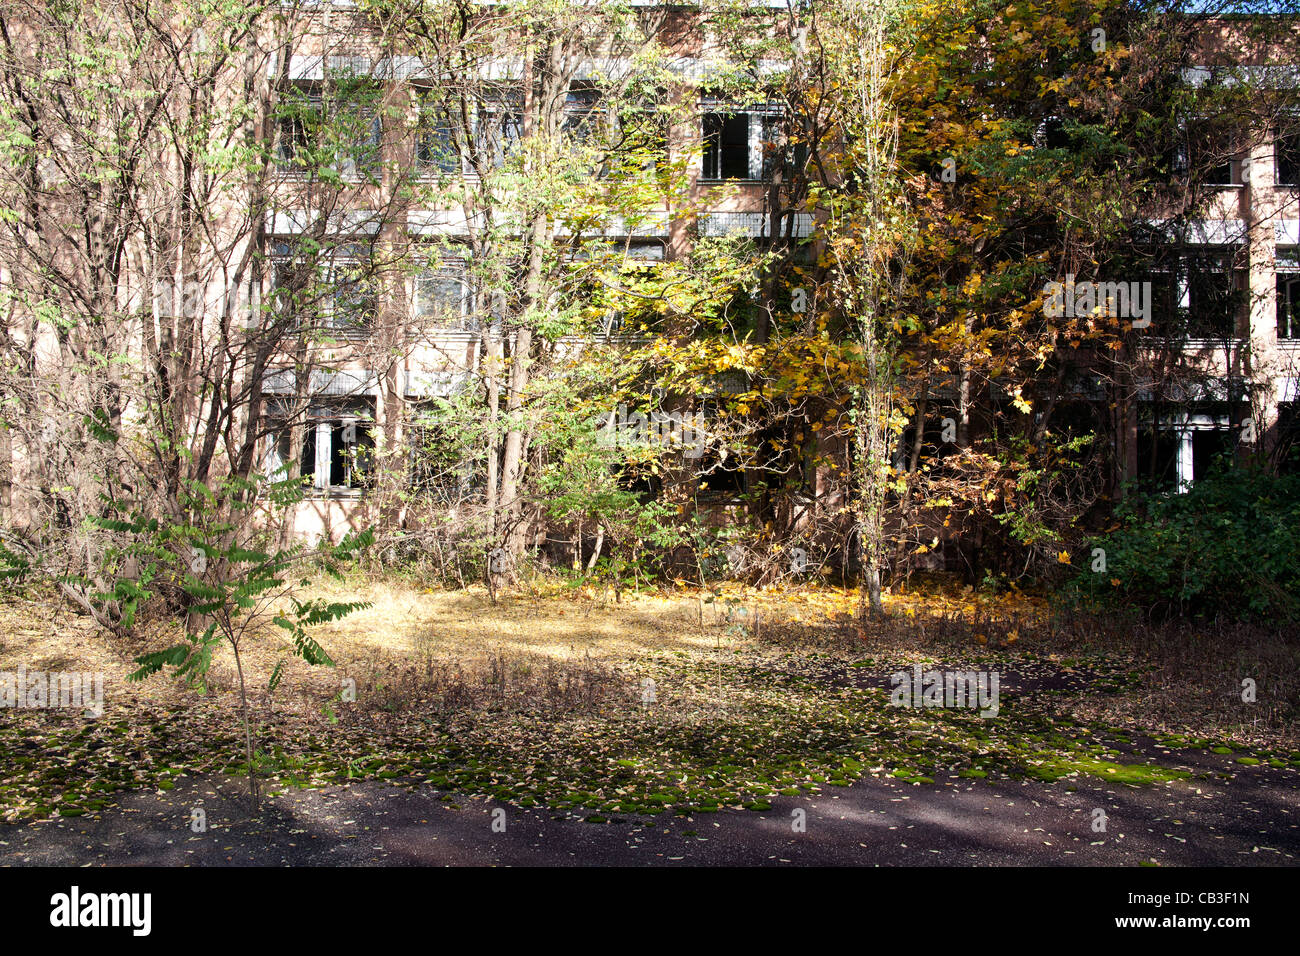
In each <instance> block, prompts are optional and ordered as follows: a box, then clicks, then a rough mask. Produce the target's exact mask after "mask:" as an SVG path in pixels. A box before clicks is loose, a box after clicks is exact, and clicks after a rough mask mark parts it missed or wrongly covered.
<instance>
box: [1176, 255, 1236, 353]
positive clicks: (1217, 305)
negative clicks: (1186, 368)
mask: <svg viewBox="0 0 1300 956" xmlns="http://www.w3.org/2000/svg"><path fill="white" fill-rule="evenodd" d="M1188 266H1189V267H1188V273H1187V293H1188V303H1187V334H1188V335H1190V336H1191V337H1193V338H1199V337H1205V338H1212V337H1218V338H1226V337H1228V336H1232V335H1235V334H1236V330H1237V305H1238V302H1239V301H1240V299H1241V295H1240V293H1239V292H1238V290H1237V284H1236V277H1235V276H1234V274H1233V273H1232V271H1231V269H1230V268H1229V266H1228V265H1227V263H1226V262H1222V261H1219V260H1213V259H1192V260H1190V261H1189V264H1188Z"/></svg>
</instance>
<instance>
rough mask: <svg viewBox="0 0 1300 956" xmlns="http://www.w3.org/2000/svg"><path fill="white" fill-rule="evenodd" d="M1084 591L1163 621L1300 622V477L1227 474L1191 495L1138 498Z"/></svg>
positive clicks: (1108, 540)
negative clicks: (1191, 618) (1101, 566)
mask: <svg viewBox="0 0 1300 956" xmlns="http://www.w3.org/2000/svg"><path fill="white" fill-rule="evenodd" d="M1115 517H1116V519H1117V524H1116V526H1115V527H1114V528H1113V529H1112V530H1111V531H1110V532H1109V533H1108V534H1106V535H1105V536H1103V537H1101V538H1099V539H1097V540H1096V541H1094V542H1093V543H1092V544H1091V545H1090V548H1092V549H1096V548H1100V549H1102V551H1103V552H1104V558H1105V570H1104V571H1098V570H1094V566H1095V565H1096V564H1097V557H1098V555H1097V553H1096V551H1095V550H1093V551H1092V556H1091V560H1090V561H1088V562H1087V563H1085V565H1084V566H1083V567H1081V568H1080V570H1079V572H1078V575H1077V576H1076V578H1075V579H1074V586H1075V589H1076V590H1077V591H1078V592H1080V593H1082V594H1083V595H1085V596H1087V597H1089V598H1091V599H1093V600H1094V601H1097V602H1098V603H1103V604H1118V603H1128V604H1130V605H1137V606H1140V607H1143V608H1145V609H1147V610H1148V611H1149V612H1152V613H1154V614H1157V615H1161V616H1174V615H1181V616H1189V615H1196V616H1207V617H1225V618H1240V619H1246V618H1255V619H1260V618H1270V617H1271V618H1279V617H1280V618H1287V619H1292V620H1295V619H1297V618H1298V617H1300V597H1298V595H1300V477H1298V476H1292V475H1282V476H1278V475H1272V474H1270V473H1268V472H1265V471H1261V470H1258V469H1254V468H1235V469H1233V468H1226V469H1219V470H1217V471H1216V472H1214V473H1213V474H1211V475H1210V476H1208V477H1206V478H1203V479H1200V480H1197V481H1196V482H1195V483H1194V484H1193V485H1192V486H1191V488H1189V489H1188V490H1187V491H1186V493H1184V494H1131V495H1129V496H1128V497H1126V498H1125V499H1124V500H1123V502H1122V503H1121V504H1120V506H1119V508H1118V509H1117V511H1116V515H1115Z"/></svg>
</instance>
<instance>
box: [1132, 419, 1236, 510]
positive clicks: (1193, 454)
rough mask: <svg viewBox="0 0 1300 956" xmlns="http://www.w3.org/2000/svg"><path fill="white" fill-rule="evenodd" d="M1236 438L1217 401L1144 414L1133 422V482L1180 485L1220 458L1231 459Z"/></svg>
mask: <svg viewBox="0 0 1300 956" xmlns="http://www.w3.org/2000/svg"><path fill="white" fill-rule="evenodd" d="M1238 439H1239V435H1238V432H1237V430H1236V429H1234V428H1233V426H1232V424H1231V416H1230V415H1229V409H1228V406H1227V404H1226V403H1223V402H1206V403H1195V404H1191V405H1187V406H1183V407H1182V408H1179V409H1176V410H1175V411H1173V412H1167V413H1164V414H1155V415H1154V416H1148V421H1147V422H1145V423H1143V424H1142V425H1140V426H1139V428H1138V446H1137V452H1138V473H1137V476H1136V477H1137V480H1138V485H1139V487H1141V488H1143V489H1144V490H1147V491H1165V492H1172V491H1179V492H1181V491H1186V490H1187V488H1189V487H1190V486H1191V484H1192V482H1193V481H1196V480H1197V479H1199V478H1204V477H1206V476H1207V475H1208V474H1210V472H1211V471H1213V470H1214V469H1215V468H1216V467H1218V466H1219V464H1220V463H1221V462H1223V461H1231V459H1232V456H1233V454H1234V452H1235V449H1236V447H1237V443H1238Z"/></svg>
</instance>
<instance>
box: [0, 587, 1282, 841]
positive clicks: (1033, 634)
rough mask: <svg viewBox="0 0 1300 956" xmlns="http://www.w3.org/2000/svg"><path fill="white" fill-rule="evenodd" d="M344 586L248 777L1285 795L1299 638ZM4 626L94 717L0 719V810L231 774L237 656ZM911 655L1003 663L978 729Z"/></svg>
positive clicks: (910, 612) (676, 800)
mask: <svg viewBox="0 0 1300 956" xmlns="http://www.w3.org/2000/svg"><path fill="white" fill-rule="evenodd" d="M341 587H342V586H341V585H336V584H328V585H327V584H322V585H321V586H320V588H321V590H322V592H323V593H327V594H328V593H330V591H331V589H332V588H341ZM352 587H353V588H357V590H359V596H360V597H362V598H363V599H368V600H370V601H371V602H372V607H371V608H370V609H369V610H367V611H364V612H361V613H358V614H356V615H354V616H352V617H350V618H348V619H346V620H344V621H341V622H338V623H336V624H333V625H330V626H328V627H325V628H322V629H321V634H320V635H319V638H320V641H321V643H322V644H324V645H325V646H326V647H327V649H328V650H329V651H330V653H331V655H332V656H333V657H334V659H335V661H336V667H334V668H309V667H307V666H306V665H303V664H301V662H298V661H292V662H290V663H289V664H287V665H286V666H285V669H284V673H285V675H286V676H285V677H284V679H283V680H282V682H281V683H280V685H279V687H277V688H276V690H275V691H274V692H273V693H271V692H268V691H267V689H266V688H267V677H268V675H269V674H270V672H271V671H272V670H273V669H274V667H275V665H276V664H277V663H278V662H279V661H280V660H281V659H282V658H283V656H284V655H283V653H282V651H283V648H282V647H280V646H279V645H277V643H276V638H275V636H274V635H267V636H266V637H265V638H264V639H262V640H260V641H259V642H258V643H257V644H256V645H255V646H253V647H251V648H249V650H248V653H247V655H246V659H245V667H246V669H247V671H248V672H249V674H250V675H251V676H250V681H251V682H252V686H255V687H256V688H258V689H257V691H256V693H255V694H254V702H253V704H254V712H255V715H256V719H257V739H258V765H257V772H258V774H259V776H261V777H263V778H265V779H266V780H268V781H269V782H270V783H271V789H273V790H274V789H276V788H282V789H283V788H305V787H323V786H328V785H330V784H335V783H339V782H346V781H358V780H375V779H379V780H385V779H386V780H391V781H393V782H394V783H397V784H400V785H422V784H423V785H430V786H433V787H436V788H437V789H438V790H440V791H446V792H448V794H449V795H448V797H447V798H446V799H448V800H452V799H455V797H454V796H453V795H454V794H463V795H470V794H474V795H486V796H491V797H495V798H497V799H501V800H505V801H509V802H511V803H514V804H516V805H519V806H523V807H535V808H540V809H544V810H546V811H547V812H552V813H554V814H556V815H562V816H579V817H582V818H584V819H588V820H591V821H593V822H600V821H602V820H606V819H609V818H611V817H613V816H616V815H646V814H659V813H663V812H666V811H667V812H673V813H682V814H685V813H696V812H707V811H710V810H717V809H721V808H725V807H743V808H748V809H752V810H766V809H768V808H770V806H771V801H772V800H773V799H775V798H777V797H778V796H779V795H796V794H800V793H806V792H810V791H818V790H825V789H826V788H831V787H843V786H849V785H850V784H852V783H853V782H854V781H857V780H859V779H861V778H863V777H867V776H876V777H888V778H890V779H893V780H896V781H899V782H903V783H913V784H918V785H922V784H930V783H935V782H936V781H938V782H939V783H941V784H942V783H944V782H946V781H952V782H953V784H954V785H959V784H960V782H961V781H969V780H971V779H981V778H991V779H1007V780H1014V779H1026V778H1028V779H1038V780H1044V781H1055V780H1062V781H1064V782H1065V785H1066V786H1067V787H1068V786H1070V785H1071V781H1072V780H1078V781H1080V782H1095V781H1104V782H1107V783H1109V784H1114V785H1129V786H1145V785H1150V784H1159V783H1167V782H1170V781H1176V780H1181V779H1189V778H1190V779H1192V780H1193V781H1194V780H1195V778H1203V777H1207V776H1212V777H1215V778H1218V779H1224V778H1231V776H1232V775H1233V773H1235V772H1237V771H1238V768H1240V769H1241V770H1246V769H1249V770H1250V771H1251V772H1252V773H1261V772H1263V773H1275V774H1278V775H1280V776H1281V777H1282V778H1283V779H1284V780H1287V781H1294V782H1296V783H1300V741H1297V738H1296V733H1295V728H1296V722H1295V715H1296V712H1297V699H1296V698H1297V688H1296V686H1295V680H1296V678H1295V675H1296V673H1297V666H1296V665H1297V663H1298V661H1297V651H1296V643H1295V636H1294V635H1286V634H1269V633H1266V632H1263V631H1248V630H1244V629H1242V628H1235V629H1234V628H1215V627H1211V626H1206V625H1199V626H1180V627H1171V628H1152V627H1146V626H1140V625H1136V624H1133V623H1132V622H1116V621H1113V620H1111V621H1099V620H1097V619H1092V618H1088V619H1084V618H1080V617H1070V616H1068V615H1066V616H1063V615H1061V614H1060V613H1058V612H1054V611H1052V609H1050V608H1049V607H1047V606H1046V605H1045V604H1044V603H1043V602H1042V601H1039V600H1035V599H1032V598H1029V597H1025V596H1022V595H1010V596H1008V595H1003V596H1000V597H996V598H985V597H981V596H979V595H975V594H972V593H971V592H969V591H963V590H961V589H957V588H954V587H952V586H950V585H943V586H938V585H936V586H935V587H933V588H929V589H925V590H921V591H918V592H914V593H912V594H900V595H895V596H893V597H892V598H891V602H890V610H891V616H890V618H889V620H887V621H885V622H881V623H871V622H863V621H860V620H859V619H858V618H856V616H855V615H854V610H855V607H856V596H855V595H854V594H852V593H850V592H843V591H835V590H814V591H801V592H793V593H792V592H779V591H753V590H748V589H741V588H734V589H728V590H718V591H713V592H708V593H703V592H686V591H674V592H672V593H666V594H657V595H649V594H645V595H624V596H623V599H622V601H619V602H614V601H612V600H609V599H607V596H606V595H603V594H599V593H591V592H583V591H581V590H561V589H552V590H549V591H543V590H540V589H534V590H532V591H529V590H524V589H521V590H520V591H518V592H515V593H511V594H509V595H506V596H504V597H503V598H502V600H501V601H500V603H498V604H493V603H492V602H491V601H490V599H489V597H488V595H487V594H486V593H478V592H474V591H468V592H456V593H444V592H437V593H431V592H426V591H423V590H421V589H420V588H418V587H414V586H410V585H404V584H401V583H398V582H392V581H372V582H366V583H364V584H362V585H360V586H359V587H358V586H357V585H355V584H354V585H353V586H352ZM340 593H342V592H340ZM346 593H348V594H349V595H350V596H351V595H353V594H355V593H357V591H354V590H353V589H351V588H350V589H349V590H348V591H347V592H346ZM0 613H2V615H3V623H4V627H3V636H2V637H0V670H13V669H16V667H17V666H19V665H20V664H21V665H23V666H25V667H27V668H28V669H29V670H45V671H56V670H61V671H70V670H79V671H102V672H103V673H104V675H105V697H106V701H105V703H106V707H105V710H104V713H103V714H102V716H99V717H97V718H96V717H90V716H84V715H82V714H79V713H69V712H64V711H58V710H24V709H16V710H0V751H3V753H4V757H5V759H4V760H3V762H2V763H0V814H3V818H4V819H5V820H7V821H19V820H34V819H42V818H50V817H72V816H81V815H86V814H91V815H93V814H96V813H99V812H101V811H103V810H104V809H105V808H106V807H109V806H110V805H112V804H113V803H114V802H115V801H117V800H118V799H120V797H121V795H122V794H124V793H126V792H131V791H140V790H157V791H166V790H169V789H171V788H172V787H174V786H175V785H176V782H177V780H178V779H179V778H182V777H200V776H205V775H215V774H242V773H246V772H247V770H246V768H245V767H244V765H243V750H242V748H243V739H242V732H241V729H240V726H239V723H238V719H237V710H236V697H235V694H234V692H233V687H234V681H233V668H232V662H231V661H229V660H223V661H219V662H218V665H217V667H216V668H215V669H214V671H213V674H212V678H211V680H209V682H208V684H207V686H206V687H204V688H194V687H190V686H186V685H184V684H182V683H180V682H177V681H175V680H172V679H170V678H166V677H161V676H160V677H154V678H151V679H150V680H148V681H145V682H141V683H128V682H126V681H125V679H124V678H125V675H126V674H127V673H128V672H129V671H130V670H132V669H133V667H132V665H131V660H132V658H133V657H134V656H137V655H139V654H140V653H143V652H145V651H147V650H152V649H156V648H157V647H161V646H164V645H165V644H166V643H168V642H169V641H174V638H175V628H176V626H177V625H176V624H175V622H167V621H155V622H152V624H151V625H150V626H149V627H147V628H146V629H145V630H144V631H142V633H141V635H140V636H139V637H138V638H135V639H130V640H128V639H121V638H114V639H110V638H108V637H106V636H105V635H103V634H101V633H97V632H96V631H95V630H94V629H92V628H91V627H89V626H88V625H86V624H85V623H84V622H83V621H81V620H80V619H78V618H75V617H72V616H71V615H70V614H68V613H67V612H64V611H61V610H58V609H57V608H56V606H55V605H53V604H51V603H49V602H46V601H41V600H32V599H12V600H10V601H9V602H8V603H6V604H5V605H4V606H3V609H2V610H0ZM917 664H920V665H921V666H922V669H923V670H925V671H929V670H931V669H936V670H944V671H947V670H964V671H969V670H979V671H990V672H996V673H997V674H998V675H999V678H1000V694H999V696H1000V699H999V708H998V712H997V715H996V716H995V717H991V718H984V717H981V716H980V714H979V713H977V712H975V711H973V710H970V709H957V708H919V709H916V708H900V707H897V706H893V705H891V702H890V689H891V686H892V682H891V675H893V674H894V673H896V672H899V671H905V672H909V673H910V672H911V670H912V668H913V666H914V665H917ZM1245 678H1249V679H1250V680H1252V681H1253V682H1254V688H1255V700H1254V701H1250V702H1248V701H1245V700H1243V699H1242V693H1241V686H1242V680H1243V679H1245ZM353 691H355V693H353ZM1207 756H1213V757H1214V758H1216V759H1214V760H1213V761H1211V762H1209V763H1207V762H1206V760H1205V759H1204V758H1206V757H1207Z"/></svg>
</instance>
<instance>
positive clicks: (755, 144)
mask: <svg viewBox="0 0 1300 956" xmlns="http://www.w3.org/2000/svg"><path fill="white" fill-rule="evenodd" d="M702 109H703V111H704V112H703V115H702V117H701V135H702V139H703V142H704V161H703V165H702V168H701V173H700V175H701V177H702V178H703V179H752V180H758V179H762V178H763V177H764V175H765V174H767V173H770V171H771V168H772V157H766V156H765V154H766V153H767V152H768V151H769V146H770V144H771V143H773V142H775V139H776V136H777V132H778V123H779V118H780V117H779V112H780V111H779V109H778V108H776V107H773V106H757V107H748V108H745V109H741V108H738V107H733V106H730V105H728V104H726V103H724V102H721V101H719V100H717V99H715V98H712V97H705V98H704V102H703V105H702Z"/></svg>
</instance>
